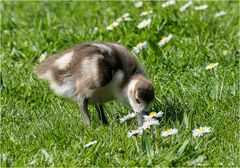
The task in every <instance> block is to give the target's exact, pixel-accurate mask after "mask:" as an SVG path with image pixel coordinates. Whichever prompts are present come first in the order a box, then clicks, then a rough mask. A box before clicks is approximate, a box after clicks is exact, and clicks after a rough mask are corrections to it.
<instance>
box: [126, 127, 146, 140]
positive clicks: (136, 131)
mask: <svg viewBox="0 0 240 168" xmlns="http://www.w3.org/2000/svg"><path fill="white" fill-rule="evenodd" d="M142 133H143V130H142V129H136V130H132V131H130V132H128V133H127V137H128V138H130V137H132V136H134V135H138V134H139V135H141V134H142Z"/></svg>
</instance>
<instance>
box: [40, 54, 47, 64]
mask: <svg viewBox="0 0 240 168" xmlns="http://www.w3.org/2000/svg"><path fill="white" fill-rule="evenodd" d="M46 58H47V53H46V52H44V53H42V54H41V55H40V57H39V62H43V61H44V60H45V59H46Z"/></svg>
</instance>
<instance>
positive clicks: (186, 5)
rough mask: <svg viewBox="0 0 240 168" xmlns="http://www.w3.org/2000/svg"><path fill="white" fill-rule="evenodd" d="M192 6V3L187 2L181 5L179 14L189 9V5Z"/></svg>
mask: <svg viewBox="0 0 240 168" xmlns="http://www.w3.org/2000/svg"><path fill="white" fill-rule="evenodd" d="M192 4H193V2H192V1H189V2H188V3H186V4H185V5H183V6H182V7H181V8H180V9H179V10H180V12H183V11H185V10H186V9H187V8H189V7H190V6H191V5H192Z"/></svg>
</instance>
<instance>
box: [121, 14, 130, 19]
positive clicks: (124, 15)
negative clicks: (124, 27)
mask: <svg viewBox="0 0 240 168" xmlns="http://www.w3.org/2000/svg"><path fill="white" fill-rule="evenodd" d="M129 16H130V14H129V13H124V14H123V15H122V17H123V18H126V17H129Z"/></svg>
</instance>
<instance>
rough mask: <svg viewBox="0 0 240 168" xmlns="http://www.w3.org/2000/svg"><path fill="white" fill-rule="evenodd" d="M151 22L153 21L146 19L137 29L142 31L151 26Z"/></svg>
mask: <svg viewBox="0 0 240 168" xmlns="http://www.w3.org/2000/svg"><path fill="white" fill-rule="evenodd" d="M151 21H152V20H151V19H145V20H143V21H142V22H140V23H139V24H138V26H137V27H138V28H139V29H142V28H144V27H146V26H149V25H150V24H151Z"/></svg>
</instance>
